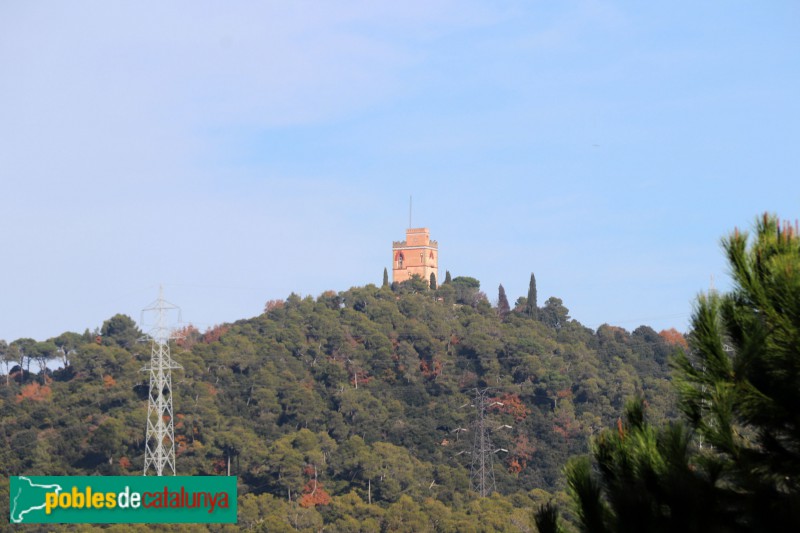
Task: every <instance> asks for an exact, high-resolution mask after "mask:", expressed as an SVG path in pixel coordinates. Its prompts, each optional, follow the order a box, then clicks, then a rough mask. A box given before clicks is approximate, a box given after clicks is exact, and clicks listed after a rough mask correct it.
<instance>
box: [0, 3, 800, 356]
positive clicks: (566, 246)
mask: <svg viewBox="0 0 800 533" xmlns="http://www.w3.org/2000/svg"><path fill="white" fill-rule="evenodd" d="M798 51H800V3H798V2H796V1H787V2H778V1H774V2H731V1H725V2H603V1H587V2H582V1H574V2H573V1H563V2H561V1H560V2H551V1H547V2H545V1H540V2H533V1H520V2H514V1H505V2H468V1H458V2H456V1H452V2H449V1H437V0H424V1H403V2H397V1H393V2H375V1H364V2H347V1H337V2H324V1H319V2H302V1H291V2H198V1H193V2H125V3H122V2H104V1H97V2H82V1H72V2H2V3H0V180H1V181H0V184H2V187H1V188H0V190H1V191H2V204H1V207H0V237H1V240H0V243H1V244H2V260H0V338H4V339H6V340H8V341H11V340H14V339H16V338H19V337H33V338H36V339H38V340H43V339H45V338H48V337H51V336H55V335H57V334H59V333H61V332H63V331H67V330H70V331H79V332H82V331H83V330H84V329H86V328H89V329H94V328H96V327H99V326H100V325H101V324H102V323H103V321H104V320H105V319H107V318H109V317H110V316H112V315H114V314H115V313H125V314H128V315H130V316H132V317H133V318H134V319H135V320H137V321H138V320H139V319H140V310H141V309H142V308H144V307H146V306H147V305H148V304H149V303H150V302H152V301H153V300H154V299H155V298H156V296H157V292H158V285H159V284H163V285H164V291H165V296H166V297H167V299H168V300H170V301H171V302H173V303H175V304H178V305H180V306H181V307H182V309H183V319H184V320H185V321H187V322H192V323H194V324H195V325H197V326H198V327H200V328H201V329H204V328H206V327H208V326H211V325H213V324H215V323H220V322H225V321H233V320H237V319H240V318H248V317H251V316H254V315H257V314H259V313H260V312H261V310H262V309H263V306H264V303H265V302H266V301H267V300H269V299H284V298H286V296H288V295H289V293H291V292H297V293H299V294H301V295H306V294H310V295H313V296H316V295H318V294H320V293H321V292H323V291H325V290H328V289H333V290H337V291H338V290H346V289H348V288H349V287H351V286H357V285H364V284H367V283H375V284H378V285H379V284H380V282H381V277H382V273H383V268H384V267H390V268H391V243H392V241H393V240H401V239H403V238H404V235H405V229H406V227H407V225H408V199H409V196H410V195H413V197H414V201H413V204H414V214H413V225H414V226H426V227H429V228H430V229H431V235H432V237H433V238H435V239H437V240H438V241H439V247H440V253H441V260H440V269H441V272H442V275H443V274H444V270H445V269H447V270H449V271H450V272H451V273H452V275H453V276H458V275H468V276H473V277H476V278H478V279H480V280H481V288H482V289H483V290H484V291H485V292H486V293H487V295H488V296H489V298H490V299H491V300H493V301H494V300H496V298H497V286H498V284H500V283H503V285H504V286H505V288H506V292H507V293H508V295H509V298H510V299H511V300H512V302H513V300H514V299H516V297H518V296H521V295H524V294H525V293H526V292H527V285H528V279H529V276H530V273H531V272H532V271H533V272H535V274H536V277H537V280H538V287H539V303H540V304H541V303H542V302H543V301H544V300H545V299H546V298H547V297H549V296H558V297H560V298H562V299H563V300H564V304H565V305H566V306H567V307H568V308H569V309H570V311H571V315H572V316H573V317H574V318H577V319H578V320H580V321H581V322H582V323H584V324H586V325H588V326H590V327H597V326H598V325H600V324H602V323H604V322H609V323H612V324H617V325H620V326H623V327H625V328H627V329H629V330H632V329H634V328H636V327H637V326H639V325H640V324H648V325H651V326H652V327H654V328H656V329H662V328H666V327H671V326H675V327H677V328H679V329H685V327H686V324H687V321H688V318H689V314H690V313H691V309H692V300H693V299H694V297H695V296H696V294H697V293H698V292H699V291H702V290H706V289H707V288H708V284H709V278H710V276H711V275H713V276H714V279H715V283H716V285H717V287H718V288H721V289H725V288H726V287H727V286H728V280H727V268H726V265H725V261H724V258H723V257H722V254H721V251H720V247H719V239H720V237H721V236H723V235H724V234H726V233H728V232H729V231H731V230H732V229H733V228H734V227H735V226H739V227H744V228H746V227H750V226H751V225H752V222H753V220H754V218H755V216H756V215H757V214H758V213H761V212H764V211H770V212H775V213H777V214H779V215H780V216H781V217H783V218H789V219H792V220H794V219H795V218H796V217H800V172H799V170H800V147H799V146H798V144H799V143H800V53H798Z"/></svg>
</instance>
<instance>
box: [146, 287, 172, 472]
mask: <svg viewBox="0 0 800 533" xmlns="http://www.w3.org/2000/svg"><path fill="white" fill-rule="evenodd" d="M170 311H178V313H180V308H179V307H177V306H175V305H173V304H171V303H169V302H167V301H165V300H164V293H163V290H162V289H161V288H159V291H158V300H156V301H155V302H153V303H152V304H150V306H149V307H147V308H145V309H143V310H142V323H144V314H145V313H149V312H152V313H156V321H155V324H154V326H153V327H152V329H151V330H150V331H149V332H148V334H147V335H148V337H149V338H150V340H151V345H152V349H151V355H150V365H148V366H145V367H144V368H142V372H150V394H149V398H148V402H147V433H146V437H145V450H144V475H145V476H146V475H147V472H148V471H149V470H150V469H151V468H152V469H153V470H155V474H156V475H157V476H161V475H163V472H164V469H165V468H166V469H167V470H168V471H169V470H171V471H172V475H173V476H174V475H175V427H174V423H173V412H172V370H173V369H177V368H182V367H181V365H179V364H178V363H176V362H175V361H173V360H172V357H171V356H170V352H169V341H170V339H173V338H176V336H175V335H174V334H173V331H172V329H171V328H170V327H169V326H168V324H167V319H168V315H169V313H170Z"/></svg>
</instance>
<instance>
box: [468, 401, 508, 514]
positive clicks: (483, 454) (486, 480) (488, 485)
mask: <svg viewBox="0 0 800 533" xmlns="http://www.w3.org/2000/svg"><path fill="white" fill-rule="evenodd" d="M474 402H475V403H474V404H473V405H474V406H475V410H476V412H477V416H476V417H475V421H474V422H473V432H472V439H473V440H472V467H471V468H470V472H469V478H470V488H471V489H472V490H474V491H475V492H477V493H478V494H479V495H480V497H481V498H484V497H486V496H489V495H490V494H491V493H492V492H494V491H496V490H497V486H496V484H495V481H494V454H496V453H497V452H507V451H508V450H506V449H504V448H495V447H494V446H493V445H492V439H491V436H490V433H491V427H490V424H489V422H488V421H487V418H486V410H487V409H488V408H489V407H492V406H493V405H503V403H502V402H497V401H490V398H489V389H475V400H474ZM501 427H503V428H508V427H510V426H501Z"/></svg>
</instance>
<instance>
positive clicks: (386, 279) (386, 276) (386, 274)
mask: <svg viewBox="0 0 800 533" xmlns="http://www.w3.org/2000/svg"><path fill="white" fill-rule="evenodd" d="M388 286H389V271H388V270H386V267H383V285H382V287H388Z"/></svg>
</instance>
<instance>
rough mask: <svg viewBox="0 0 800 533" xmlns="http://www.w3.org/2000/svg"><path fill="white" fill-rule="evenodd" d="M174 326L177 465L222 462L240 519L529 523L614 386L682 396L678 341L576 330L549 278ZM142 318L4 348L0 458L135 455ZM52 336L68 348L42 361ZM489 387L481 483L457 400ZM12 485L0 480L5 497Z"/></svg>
mask: <svg viewBox="0 0 800 533" xmlns="http://www.w3.org/2000/svg"><path fill="white" fill-rule="evenodd" d="M181 333H182V337H183V338H182V339H181V340H179V341H177V342H176V344H175V345H174V346H173V357H174V358H175V359H176V360H177V361H178V362H179V363H180V364H181V365H182V366H183V370H181V371H178V372H177V373H176V374H175V376H174V405H175V413H176V419H175V428H176V429H175V435H176V442H177V449H176V453H177V465H178V466H177V470H178V474H180V475H219V474H224V473H226V472H227V470H228V468H230V471H231V474H235V475H237V476H238V478H239V482H240V487H239V494H240V524H239V525H240V526H242V527H253V528H260V527H265V528H267V529H269V530H276V529H277V530H281V529H286V530H294V529H301V530H302V529H309V530H314V529H319V528H320V527H322V526H323V525H325V527H326V531H328V530H331V531H350V530H354V529H352V527H354V526H353V524H354V522H353V521H354V520H357V521H359V522H361V523H362V524H368V525H366V526H363V527H365V528H366V530H373V529H381V528H383V529H384V530H396V529H398V528H399V529H402V528H403V527H406V526H407V528H408V529H410V530H419V529H420V527H419V525H420V524H425V526H424V527H422V529H433V528H434V527H436V528H440V529H442V528H444V524H449V526H448V527H450V528H453V529H458V530H464V529H468V526H469V527H477V525H478V524H483V525H484V527H486V528H489V529H502V528H504V527H512V525H513V527H515V528H520V527H523V525H524V527H525V528H532V527H533V526H532V522H531V518H530V513H531V511H532V510H534V509H535V508H536V507H538V505H540V504H541V503H544V502H547V501H549V500H550V499H551V498H556V499H563V498H564V495H563V490H564V488H565V482H564V477H563V473H562V468H563V465H564V464H565V462H566V460H567V459H568V458H569V457H571V456H573V455H576V454H583V453H586V452H587V451H588V441H589V438H590V437H591V436H592V435H593V434H594V433H596V432H598V431H599V430H600V429H602V428H605V427H609V426H613V425H614V424H615V423H616V422H617V420H618V419H619V417H620V414H621V413H622V411H623V406H624V403H625V401H626V400H627V399H629V398H630V397H633V396H637V395H638V396H641V397H643V398H644V399H645V401H646V404H647V405H648V410H649V415H650V417H651V419H653V420H654V421H663V420H667V419H672V418H674V417H675V416H676V415H677V412H676V407H675V399H674V393H673V391H672V389H671V387H670V383H669V381H670V377H669V376H670V372H669V365H668V358H669V355H670V354H671V353H672V352H673V351H675V349H676V346H678V345H680V344H682V343H683V342H684V341H683V337H682V336H681V335H680V334H678V333H677V332H675V331H674V330H672V331H669V332H661V333H658V332H656V331H654V330H653V329H651V328H649V327H647V326H641V327H639V328H637V329H635V330H634V331H632V332H629V331H626V330H624V329H622V328H619V327H615V326H610V325H603V326H601V327H600V328H598V329H597V330H596V331H594V330H591V329H589V328H586V327H584V326H583V325H581V324H580V323H578V322H577V321H575V320H572V319H571V318H570V317H569V311H568V309H567V308H566V307H565V306H564V303H563V302H562V301H561V300H560V299H558V298H549V299H548V300H546V301H545V302H544V304H543V305H542V306H541V307H539V306H537V305H535V302H534V303H532V304H530V305H529V304H528V302H527V301H526V299H525V298H520V299H518V300H517V302H516V305H515V306H514V308H513V309H512V308H511V307H510V306H509V308H505V307H504V306H503V305H502V299H501V304H500V305H498V306H496V307H493V306H492V305H490V304H489V302H488V300H487V298H486V297H485V295H484V294H483V293H481V292H480V286H479V283H478V281H477V280H474V279H473V278H467V277H461V278H455V279H453V280H452V281H451V282H449V283H445V284H443V285H441V286H440V287H439V288H437V289H436V290H430V289H428V288H427V284H426V283H424V282H421V280H417V279H411V280H409V281H407V282H404V283H402V284H399V285H395V286H394V287H393V288H392V287H389V286H383V287H377V286H375V285H367V286H364V287H354V288H351V289H349V290H347V291H342V292H334V291H329V292H325V293H323V294H322V295H320V296H318V297H316V298H312V297H304V298H303V297H300V296H298V295H295V294H292V295H290V296H289V297H288V298H286V300H278V301H270V302H268V303H267V304H266V306H265V310H264V313H263V314H261V315H260V316H257V317H254V318H251V319H246V320H240V321H237V322H235V323H231V324H223V325H220V326H216V327H214V328H210V329H209V330H207V331H205V332H201V331H199V330H198V329H196V328H194V327H192V326H188V327H186V328H184V329H183V331H182V332H181ZM141 335H142V333H141V331H139V329H138V327H137V325H136V324H135V322H134V321H133V320H131V319H130V318H128V317H126V316H124V315H117V316H114V317H112V318H110V319H109V320H107V321H106V322H105V323H104V324H103V326H102V327H101V328H100V329H99V330H98V331H97V332H89V331H86V332H85V333H84V334H82V335H81V334H77V333H65V334H63V335H61V336H59V337H56V338H53V339H49V340H47V341H44V342H35V341H32V340H29V339H20V340H18V341H15V342H12V343H11V344H10V345H9V346H7V347H5V348H4V349H3V359H4V360H6V361H7V362H8V364H7V365H6V374H7V377H6V379H5V380H3V382H2V384H0V413H2V415H0V416H2V433H0V465H2V468H3V474H4V476H8V475H18V474H23V473H24V474H30V475H93V474H102V475H140V473H141V470H142V456H143V445H144V443H143V441H144V420H145V417H146V398H147V388H148V384H147V375H146V374H145V373H142V372H140V369H141V368H142V367H143V366H144V364H145V363H146V360H147V359H148V358H149V347H148V346H147V345H143V344H141V343H137V339H138V338H140V337H141ZM98 339H99V343H98ZM58 356H60V357H62V358H63V364H64V368H61V369H59V370H56V371H53V372H50V371H47V370H46V361H47V359H48V358H54V357H58ZM37 362H39V363H41V364H40V365H37V364H36V363H37ZM31 363H33V370H31V368H30V367H31ZM37 366H38V367H39V369H40V371H39V373H38V374H36V373H35V369H36V368H37ZM485 388H488V389H489V391H488V394H489V396H490V397H491V398H492V400H493V401H494V402H499V403H498V404H496V405H494V406H492V407H491V408H489V410H488V412H487V421H490V422H491V423H492V424H493V425H494V426H493V427H496V428H498V429H497V431H496V432H495V433H493V435H492V440H493V444H495V445H496V447H497V448H498V449H500V450H506V451H499V452H498V453H497V454H496V455H495V456H494V457H495V461H496V462H495V466H494V472H495V477H496V487H497V492H498V494H497V495H495V496H493V497H491V498H486V499H479V498H477V496H476V494H475V493H474V492H471V491H470V475H469V474H470V465H471V459H470V453H471V451H472V446H471V443H472V436H471V435H472V430H471V424H472V422H473V420H474V419H475V417H476V411H475V409H474V408H472V407H471V405H470V404H471V402H472V400H473V398H474V395H475V391H476V390H481V389H485ZM500 404H502V405H500ZM503 426H510V428H507V427H503ZM7 491H8V485H7V481H6V482H5V483H4V485H3V487H2V493H0V499H2V501H3V502H4V503H3V504H2V505H7V502H8V493H7ZM0 520H7V517H3V518H2V519H0ZM434 522H435V523H434ZM369 524H371V525H372V526H375V527H370V526H369ZM402 524H406V526H402ZM408 524H417V526H416V527H415V526H412V525H408ZM435 524H439V525H435ZM444 529H446V528H444ZM523 529H524V528H523ZM355 530H357V529H355Z"/></svg>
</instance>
